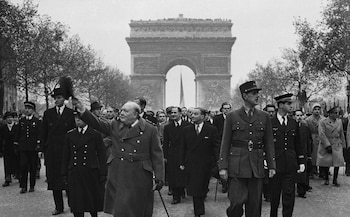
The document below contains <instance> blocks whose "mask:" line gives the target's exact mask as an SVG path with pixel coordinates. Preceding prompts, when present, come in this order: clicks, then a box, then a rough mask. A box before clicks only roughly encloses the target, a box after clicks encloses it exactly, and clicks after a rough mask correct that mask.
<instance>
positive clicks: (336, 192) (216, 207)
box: [0, 159, 350, 217]
mask: <svg viewBox="0 0 350 217" xmlns="http://www.w3.org/2000/svg"><path fill="white" fill-rule="evenodd" d="M3 174H4V172H3V161H2V159H0V182H1V183H3V181H4V177H3V176H4V175H3ZM343 174H344V173H343V169H342V168H341V169H340V176H339V178H338V180H339V183H340V184H341V187H339V188H336V187H333V186H332V185H330V186H325V185H323V181H322V180H319V179H316V180H312V181H311V185H312V187H313V192H311V193H308V194H307V198H306V199H302V198H297V199H296V203H295V210H294V216H295V217H348V216H350V177H346V176H344V175H343ZM43 177H44V168H42V169H41V179H39V180H38V182H37V186H36V190H35V192H33V193H26V194H19V190H20V189H19V185H18V183H17V181H15V183H13V184H12V185H11V186H9V187H6V188H3V187H0V217H45V216H51V212H52V210H53V209H54V204H53V199H52V195H51V191H47V190H46V187H47V186H46V183H45V182H44V178H43ZM215 186H216V181H215V180H214V179H212V180H211V182H210V192H209V196H208V198H207V199H206V204H205V206H206V215H205V217H224V216H226V215H225V211H226V208H227V206H228V200H227V196H226V195H225V194H222V193H220V192H218V195H217V201H214V192H215ZM219 190H220V188H219ZM162 195H163V198H164V200H165V204H166V206H167V208H168V210H169V213H170V216H171V217H192V216H194V215H193V208H192V199H191V198H190V197H187V198H185V200H184V201H183V203H181V204H177V205H171V204H170V202H171V197H170V196H168V195H167V188H163V190H162ZM66 204H67V203H66V201H65V206H66V208H65V213H64V214H62V215H59V217H68V216H73V215H72V214H71V213H70V212H69V209H68V208H67V205H66ZM269 210H270V208H269V204H268V203H266V202H263V207H262V212H263V215H262V216H264V217H267V216H269V215H268V213H269ZM85 216H89V214H85ZM153 216H155V217H166V214H165V212H164V209H163V206H162V203H161V201H160V198H159V195H158V194H155V209H154V215H153ZM99 217H110V215H107V214H103V213H99ZM121 217H123V216H121Z"/></svg>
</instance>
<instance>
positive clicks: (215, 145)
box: [180, 124, 220, 197]
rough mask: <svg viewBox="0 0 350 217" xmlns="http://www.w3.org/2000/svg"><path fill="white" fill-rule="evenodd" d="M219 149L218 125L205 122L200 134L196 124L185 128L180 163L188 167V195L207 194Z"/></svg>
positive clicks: (200, 195)
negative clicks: (197, 131)
mask: <svg viewBox="0 0 350 217" xmlns="http://www.w3.org/2000/svg"><path fill="white" fill-rule="evenodd" d="M219 151H220V139H219V133H218V131H217V129H216V127H214V126H211V125H210V124H204V125H203V127H202V130H201V132H200V133H199V134H198V135H197V133H196V130H195V126H194V125H189V126H186V127H185V128H184V129H183V135H182V139H181V146H180V164H181V165H184V166H185V168H186V174H187V185H186V189H187V194H188V195H190V196H194V197H203V196H205V195H206V194H207V190H208V180H209V179H210V172H211V168H213V167H214V166H215V165H216V161H217V159H218V156H219Z"/></svg>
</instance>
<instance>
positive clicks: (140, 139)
mask: <svg viewBox="0 0 350 217" xmlns="http://www.w3.org/2000/svg"><path fill="white" fill-rule="evenodd" d="M73 104H74V105H75V106H76V108H77V110H78V111H79V112H80V114H81V119H82V120H83V121H84V122H85V123H86V124H88V125H89V126H90V127H92V128H93V129H95V130H97V131H99V132H101V133H104V134H106V135H108V136H111V138H112V152H111V154H110V155H109V157H108V159H107V165H108V173H107V174H108V175H107V182H106V191H105V199H104V212H106V213H109V214H112V215H113V216H116V217H119V216H123V217H151V216H152V214H153V201H154V199H153V191H152V187H153V179H152V178H153V175H154V176H155V183H156V185H155V187H154V188H155V189H159V190H160V189H161V187H162V185H163V182H164V157H163V151H162V148H161V146H160V140H159V134H158V132H157V128H156V127H155V126H153V125H152V124H150V123H148V122H147V121H146V120H145V119H143V118H141V117H140V116H139V114H140V112H141V109H140V106H139V105H138V104H136V103H135V102H127V103H125V104H124V105H123V107H122V108H121V113H120V115H119V119H114V120H113V121H112V122H106V121H103V120H100V119H98V118H96V117H95V116H94V115H92V114H91V113H90V112H89V111H88V110H86V109H85V107H84V106H83V105H82V103H81V102H80V101H79V100H76V99H75V100H73Z"/></svg>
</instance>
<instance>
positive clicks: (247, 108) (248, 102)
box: [219, 81, 275, 217]
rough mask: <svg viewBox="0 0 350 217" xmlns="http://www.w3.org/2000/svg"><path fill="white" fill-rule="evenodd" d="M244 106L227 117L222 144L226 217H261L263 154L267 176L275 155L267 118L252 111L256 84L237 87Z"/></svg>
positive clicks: (256, 101)
mask: <svg viewBox="0 0 350 217" xmlns="http://www.w3.org/2000/svg"><path fill="white" fill-rule="evenodd" d="M239 89H240V92H241V94H242V98H243V100H244V105H243V106H242V107H241V108H240V109H238V110H235V111H232V112H230V113H228V114H227V117H226V121H225V124H224V131H223V136H222V142H221V150H220V159H219V174H220V176H221V178H223V179H229V193H228V196H229V199H230V207H228V209H227V211H226V213H227V216H228V217H238V216H242V215H243V205H245V208H246V209H245V216H246V217H259V216H261V203H262V185H263V178H264V175H265V173H264V152H265V153H266V160H267V164H268V168H269V176H270V177H272V176H273V175H274V174H275V161H274V157H275V152H274V148H273V137H272V128H271V121H270V117H269V115H268V114H267V113H265V112H263V111H260V110H258V109H256V108H255V106H256V105H257V104H258V100H259V95H258V93H259V91H260V90H261V88H258V87H257V85H256V83H255V81H248V82H246V83H244V84H242V85H240V87H239Z"/></svg>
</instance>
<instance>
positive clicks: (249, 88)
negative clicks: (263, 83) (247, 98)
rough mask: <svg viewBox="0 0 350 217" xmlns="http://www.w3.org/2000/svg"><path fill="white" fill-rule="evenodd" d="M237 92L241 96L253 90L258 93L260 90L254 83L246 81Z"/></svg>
mask: <svg viewBox="0 0 350 217" xmlns="http://www.w3.org/2000/svg"><path fill="white" fill-rule="evenodd" d="M239 90H240V91H241V93H242V94H243V93H249V92H251V91H254V90H257V91H259V90H261V88H259V87H258V86H256V82H255V81H247V82H245V83H243V84H241V85H240V86H239Z"/></svg>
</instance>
